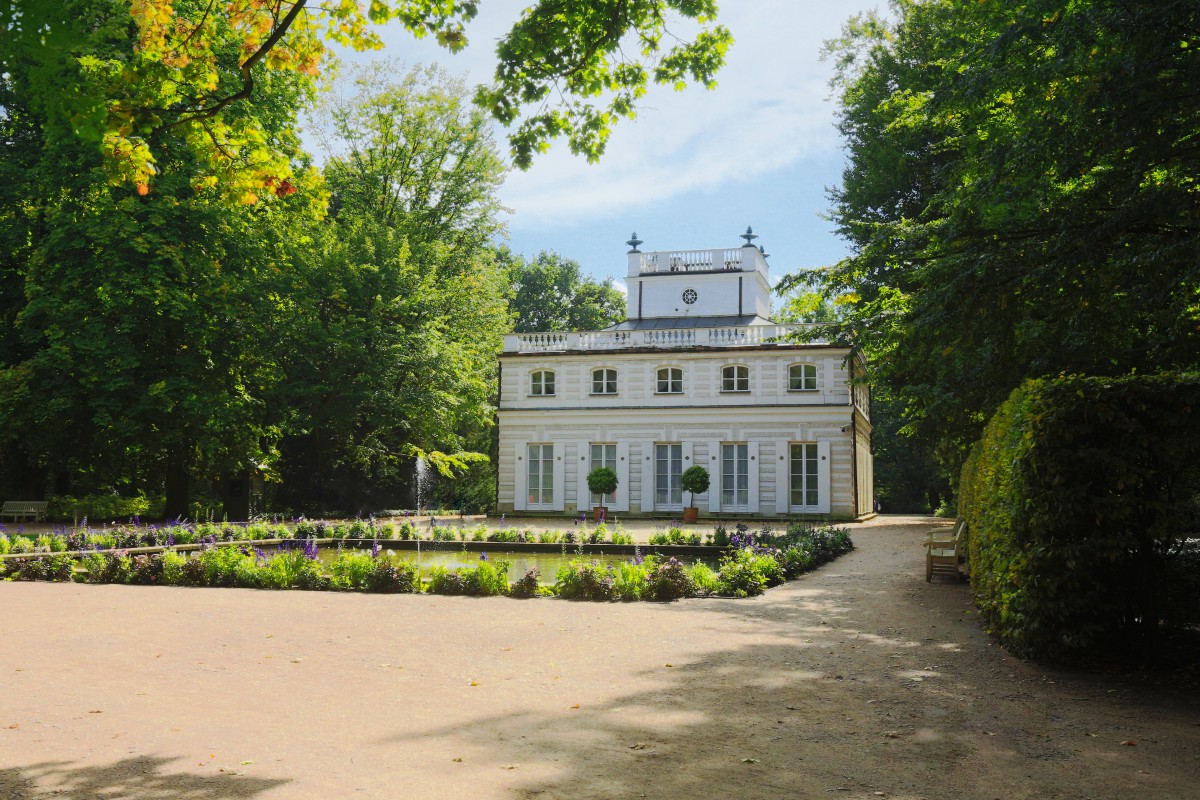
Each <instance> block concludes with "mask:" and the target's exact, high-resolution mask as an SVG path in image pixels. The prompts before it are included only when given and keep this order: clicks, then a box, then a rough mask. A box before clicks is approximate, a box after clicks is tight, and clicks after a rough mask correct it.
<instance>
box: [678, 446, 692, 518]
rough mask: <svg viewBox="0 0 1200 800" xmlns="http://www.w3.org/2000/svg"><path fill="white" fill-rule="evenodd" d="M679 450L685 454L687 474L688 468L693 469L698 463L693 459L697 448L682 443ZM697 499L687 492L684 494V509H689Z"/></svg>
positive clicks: (684, 467) (684, 462) (684, 461)
mask: <svg viewBox="0 0 1200 800" xmlns="http://www.w3.org/2000/svg"><path fill="white" fill-rule="evenodd" d="M679 449H680V451H681V452H682V454H683V471H684V472H687V470H688V467H691V466H692V465H693V464H695V463H696V460H695V459H694V458H693V456H694V455H695V454H694V452H693V451H694V450H695V448H694V447H693V446H692V443H691V442H681V443H680V446H679ZM695 499H696V498H694V497H692V493H691V492H686V491H685V492H684V493H683V507H684V508H687V507H688V506H690V505H691V504H692V503H693V502H694V501H695Z"/></svg>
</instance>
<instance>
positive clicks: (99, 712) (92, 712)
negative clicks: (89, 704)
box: [88, 711, 104, 714]
mask: <svg viewBox="0 0 1200 800" xmlns="http://www.w3.org/2000/svg"><path fill="white" fill-rule="evenodd" d="M88 713H89V714H103V713H104V712H103V711H89V712H88Z"/></svg>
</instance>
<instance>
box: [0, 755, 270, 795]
mask: <svg viewBox="0 0 1200 800" xmlns="http://www.w3.org/2000/svg"><path fill="white" fill-rule="evenodd" d="M173 761H175V759H170V758H155V757H150V756H140V757H137V758H127V759H123V760H121V761H116V762H113V763H112V764H108V765H106V766H90V767H78V766H73V765H72V764H71V763H69V762H64V761H43V762H40V763H37V764H29V765H27V766H23V767H4V768H0V797H2V798H5V800H42V799H43V798H66V800H100V799H101V798H113V800H117V798H119V800H233V798H252V797H256V796H258V795H260V794H262V793H263V792H266V791H267V790H269V789H273V788H275V787H277V786H281V785H283V784H286V783H287V781H281V780H269V779H263V778H251V777H247V776H245V775H234V774H219V775H195V774H190V773H186V772H165V771H164V769H166V768H167V766H168V765H169V764H171V763H172V762H173Z"/></svg>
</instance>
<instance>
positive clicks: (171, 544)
mask: <svg viewBox="0 0 1200 800" xmlns="http://www.w3.org/2000/svg"><path fill="white" fill-rule="evenodd" d="M174 546H175V534H173V533H168V534H167V547H174Z"/></svg>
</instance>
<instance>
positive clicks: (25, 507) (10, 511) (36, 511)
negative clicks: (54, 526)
mask: <svg viewBox="0 0 1200 800" xmlns="http://www.w3.org/2000/svg"><path fill="white" fill-rule="evenodd" d="M47 505H48V503H47V502H46V501H45V500H5V501H4V507H3V508H0V520H2V519H5V518H7V517H12V521H13V522H17V521H18V520H22V519H29V520H33V521H34V522H37V521H38V520H41V519H45V518H46V506H47Z"/></svg>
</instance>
